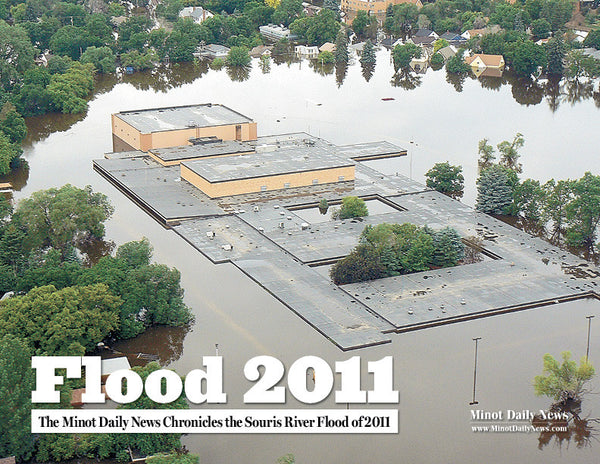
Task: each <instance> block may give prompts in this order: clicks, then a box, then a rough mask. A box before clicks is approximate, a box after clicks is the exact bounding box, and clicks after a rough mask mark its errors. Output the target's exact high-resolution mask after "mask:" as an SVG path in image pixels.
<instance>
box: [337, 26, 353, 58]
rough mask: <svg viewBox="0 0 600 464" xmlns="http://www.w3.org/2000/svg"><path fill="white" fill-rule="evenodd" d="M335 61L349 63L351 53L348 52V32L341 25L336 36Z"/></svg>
mask: <svg viewBox="0 0 600 464" xmlns="http://www.w3.org/2000/svg"><path fill="white" fill-rule="evenodd" d="M334 56H335V62H336V63H343V64H348V61H349V60H350V54H349V53H348V34H347V33H346V29H345V28H343V27H341V28H340V30H339V31H338V33H337V37H336V38H335V54H334Z"/></svg>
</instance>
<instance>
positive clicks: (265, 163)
mask: <svg viewBox="0 0 600 464" xmlns="http://www.w3.org/2000/svg"><path fill="white" fill-rule="evenodd" d="M182 164H183V165H184V166H187V167H188V168H189V169H191V170H192V171H194V172H195V173H196V174H198V175H199V176H200V177H202V178H203V179H206V180H207V181H208V182H213V183H214V182H227V181H231V180H240V179H252V178H255V177H268V176H276V175H280V174H289V173H295V172H307V171H317V170H321V169H332V168H338V167H344V166H354V163H353V162H352V161H350V160H347V159H344V158H342V157H340V156H338V155H337V154H336V153H335V149H325V148H320V147H313V148H310V149H306V148H300V147H298V148H286V149H283V150H276V151H272V152H263V153H252V154H248V155H239V156H228V157H226V158H208V159H202V160H196V161H187V162H185V163H182Z"/></svg>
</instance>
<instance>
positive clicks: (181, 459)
mask: <svg viewBox="0 0 600 464" xmlns="http://www.w3.org/2000/svg"><path fill="white" fill-rule="evenodd" d="M146 462H147V463H148V464H199V462H200V458H199V457H198V455H196V454H191V453H174V454H155V455H154V456H151V457H150V458H148V459H146Z"/></svg>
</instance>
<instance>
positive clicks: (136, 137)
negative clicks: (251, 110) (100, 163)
mask: <svg viewBox="0 0 600 464" xmlns="http://www.w3.org/2000/svg"><path fill="white" fill-rule="evenodd" d="M111 120H112V131H113V134H114V135H116V136H117V137H119V138H120V139H121V140H123V141H124V142H126V143H127V144H129V145H131V146H132V147H133V148H135V149H136V150H142V151H148V150H150V149H152V148H168V147H179V146H183V145H189V144H190V143H189V139H190V138H193V137H209V136H215V137H218V138H220V139H223V140H240V141H244V142H246V141H248V140H256V138H257V132H258V131H257V125H256V123H255V122H246V123H242V124H230V125H223V126H212V127H190V128H185V129H177V130H170V131H160V132H152V133H149V134H142V133H140V131H138V130H137V129H136V128H134V127H133V126H131V125H129V124H128V123H126V122H125V121H123V120H122V119H121V118H119V117H118V116H117V115H116V114H113V115H112V116H111Z"/></svg>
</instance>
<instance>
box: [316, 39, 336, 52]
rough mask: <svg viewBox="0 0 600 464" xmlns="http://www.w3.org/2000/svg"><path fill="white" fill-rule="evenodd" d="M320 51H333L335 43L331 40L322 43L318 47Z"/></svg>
mask: <svg viewBox="0 0 600 464" xmlns="http://www.w3.org/2000/svg"><path fill="white" fill-rule="evenodd" d="M319 51H320V52H330V53H335V44H334V43H331V42H325V43H324V44H323V45H321V46H320V47H319Z"/></svg>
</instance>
